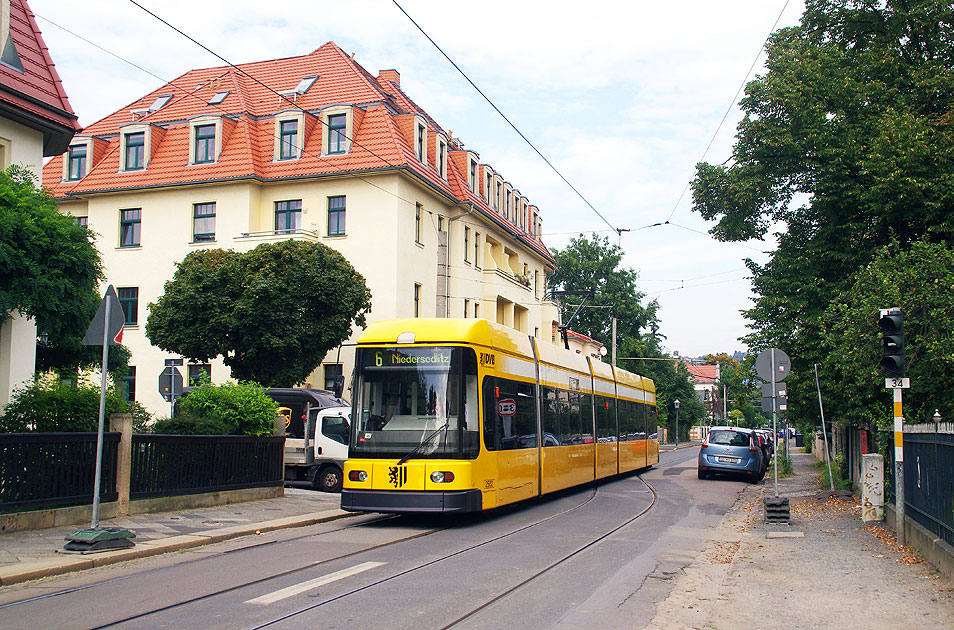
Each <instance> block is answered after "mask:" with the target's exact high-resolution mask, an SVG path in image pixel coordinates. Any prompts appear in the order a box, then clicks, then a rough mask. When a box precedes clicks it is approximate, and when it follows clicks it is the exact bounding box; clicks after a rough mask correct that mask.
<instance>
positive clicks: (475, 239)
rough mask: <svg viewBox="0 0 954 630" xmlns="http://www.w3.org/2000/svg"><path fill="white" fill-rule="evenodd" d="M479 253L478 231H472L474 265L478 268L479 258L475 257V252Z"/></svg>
mask: <svg viewBox="0 0 954 630" xmlns="http://www.w3.org/2000/svg"><path fill="white" fill-rule="evenodd" d="M479 253H480V232H474V267H476V268H477V269H480V258H478V257H477V254H479Z"/></svg>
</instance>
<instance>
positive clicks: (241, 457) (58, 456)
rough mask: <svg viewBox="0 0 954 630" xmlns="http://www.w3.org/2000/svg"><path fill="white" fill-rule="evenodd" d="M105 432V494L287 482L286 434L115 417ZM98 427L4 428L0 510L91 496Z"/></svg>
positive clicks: (122, 499)
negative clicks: (148, 426) (180, 429)
mask: <svg viewBox="0 0 954 630" xmlns="http://www.w3.org/2000/svg"><path fill="white" fill-rule="evenodd" d="M111 424H112V427H111V428H112V429H113V431H112V432H109V433H105V434H104V436H103V470H102V472H103V475H102V484H101V486H100V501H101V502H108V501H116V502H117V503H118V506H119V507H118V514H119V515H123V514H126V513H128V502H129V499H144V498H151V497H171V496H179V495H188V494H198V493H206V492H218V491H223V490H241V489H247V488H267V487H274V486H277V487H281V486H282V485H283V477H284V470H283V460H282V457H283V450H284V440H285V438H284V436H267V437H248V436H231V435H228V436H205V435H202V436H198V435H152V434H133V433H132V426H131V420H130V418H129V416H118V417H116V416H114V417H113V418H112V419H111ZM95 460H96V434H95V433H12V434H11V433H8V434H0V512H10V511H16V510H23V509H37V508H52V507H58V506H64V505H83V504H88V503H92V501H93V492H92V489H93V488H92V487H93V481H94V477H95V465H96V462H95Z"/></svg>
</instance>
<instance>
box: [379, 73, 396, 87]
mask: <svg viewBox="0 0 954 630" xmlns="http://www.w3.org/2000/svg"><path fill="white" fill-rule="evenodd" d="M378 79H381V80H384V81H390V82H391V83H393V84H394V85H395V86H396V87H401V73H400V72H398V71H397V70H380V71H378Z"/></svg>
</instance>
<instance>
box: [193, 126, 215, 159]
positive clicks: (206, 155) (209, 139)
mask: <svg viewBox="0 0 954 630" xmlns="http://www.w3.org/2000/svg"><path fill="white" fill-rule="evenodd" d="M214 161H215V125H214V124H212V125H197V126H196V127H195V160H194V162H195V163H196V164H201V163H203V162H214Z"/></svg>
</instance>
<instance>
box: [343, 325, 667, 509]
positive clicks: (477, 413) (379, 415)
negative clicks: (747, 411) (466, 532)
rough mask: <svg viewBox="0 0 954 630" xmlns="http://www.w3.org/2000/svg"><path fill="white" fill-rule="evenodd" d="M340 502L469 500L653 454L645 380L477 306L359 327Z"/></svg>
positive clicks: (443, 503)
mask: <svg viewBox="0 0 954 630" xmlns="http://www.w3.org/2000/svg"><path fill="white" fill-rule="evenodd" d="M351 395H352V405H353V408H352V415H351V417H352V423H351V439H350V444H349V451H348V461H347V462H346V463H345V471H344V487H343V489H342V491H341V507H342V509H345V510H350V511H362V512H396V513H401V512H472V511H479V510H487V509H492V508H495V507H499V506H502V505H506V504H509V503H514V502H517V501H522V500H525V499H529V498H531V497H536V496H539V495H542V494H546V493H549V492H555V491H557V490H562V489H564V488H569V487H572V486H576V485H579V484H583V483H587V482H590V481H593V480H594V479H602V478H605V477H610V476H612V475H616V474H619V473H624V472H629V471H633V470H638V469H641V468H646V467H648V466H652V465H653V464H656V463H658V461H659V442H658V440H657V439H656V407H655V404H656V390H655V386H654V384H653V382H652V381H651V380H649V379H645V378H642V377H640V376H637V375H636V374H632V373H630V372H626V371H625V370H621V369H619V368H616V369H614V368H613V367H612V366H611V365H609V364H606V363H602V362H600V361H594V360H592V359H591V358H589V357H584V356H581V355H579V354H576V353H574V352H570V351H568V350H565V349H564V348H561V347H559V346H556V345H554V344H550V343H538V342H537V340H536V339H535V338H533V337H530V336H528V335H525V334H522V333H520V332H518V331H516V330H514V329H512V328H508V327H506V326H501V325H499V324H495V323H493V322H490V321H488V320H484V319H443V318H441V319H423V318H421V319H401V320H390V321H381V322H376V323H374V324H371V325H370V326H368V328H367V329H366V330H365V331H364V332H363V333H362V335H361V337H360V338H359V339H358V345H357V349H356V358H355V373H354V378H353V380H352V389H351Z"/></svg>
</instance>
